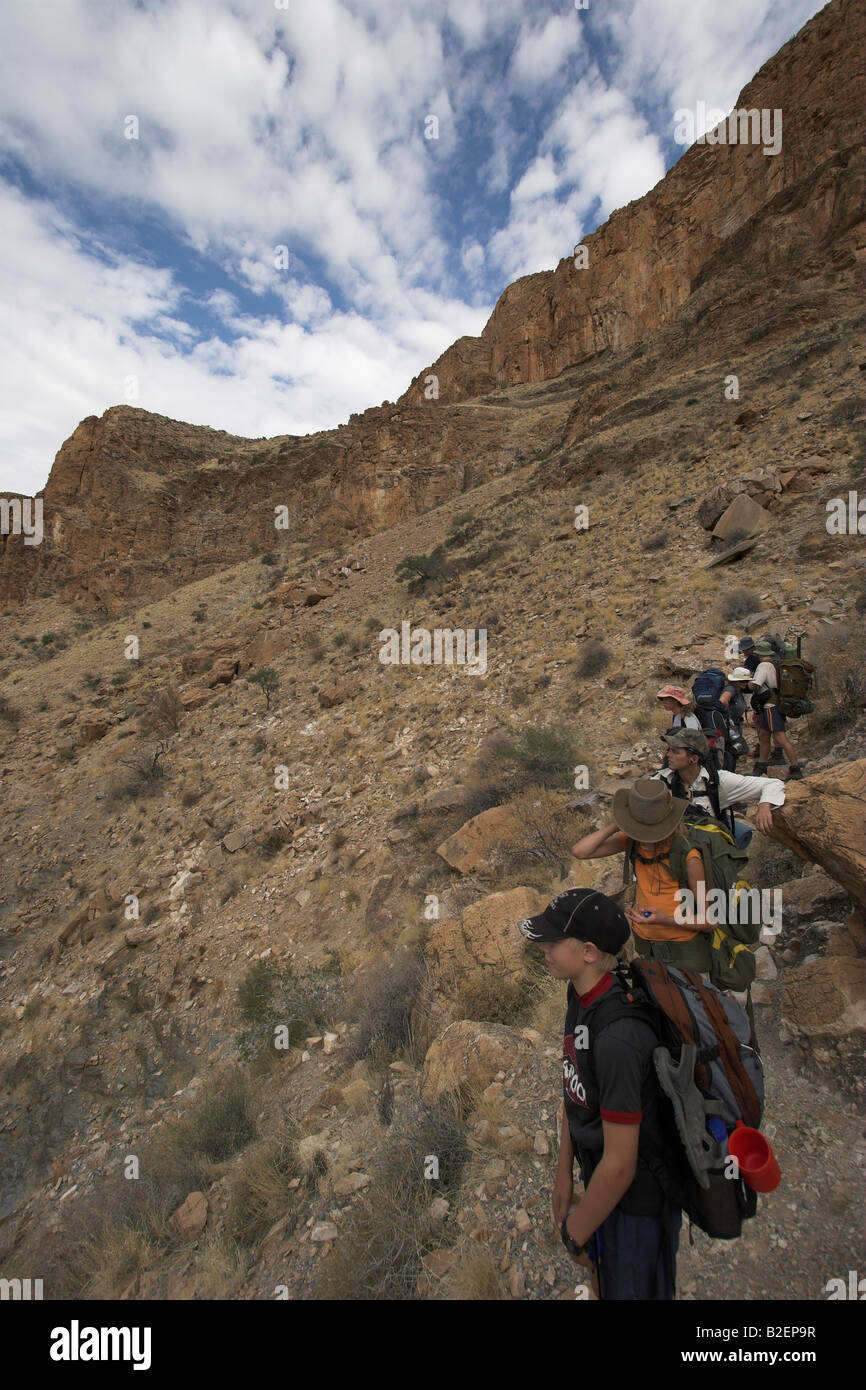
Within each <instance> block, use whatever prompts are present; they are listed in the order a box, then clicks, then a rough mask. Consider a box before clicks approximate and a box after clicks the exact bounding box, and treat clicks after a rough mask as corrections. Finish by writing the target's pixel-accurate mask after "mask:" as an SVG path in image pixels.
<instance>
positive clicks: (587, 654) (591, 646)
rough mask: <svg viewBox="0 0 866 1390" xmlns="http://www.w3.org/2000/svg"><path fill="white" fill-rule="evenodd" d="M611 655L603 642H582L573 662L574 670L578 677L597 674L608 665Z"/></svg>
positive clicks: (582, 677)
mask: <svg viewBox="0 0 866 1390" xmlns="http://www.w3.org/2000/svg"><path fill="white" fill-rule="evenodd" d="M610 660H611V655H610V652H609V651H608V649H607V647H606V646H605V645H604V643H603V642H599V641H596V640H593V641H590V642H587V643H585V644H584V646H583V648H582V650H581V652H580V655H579V656H578V658H577V661H576V662H575V666H574V671H575V675H576V676H577V677H578V679H584V678H585V677H587V676H598V675H600V674H601V672H602V671H604V670H606V669H607V667H608V666H609V665H610Z"/></svg>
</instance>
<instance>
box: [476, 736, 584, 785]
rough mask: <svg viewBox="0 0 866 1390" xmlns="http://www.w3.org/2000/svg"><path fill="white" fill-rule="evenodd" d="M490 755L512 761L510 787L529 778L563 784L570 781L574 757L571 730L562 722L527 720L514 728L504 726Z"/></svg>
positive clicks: (575, 753) (575, 749)
mask: <svg viewBox="0 0 866 1390" xmlns="http://www.w3.org/2000/svg"><path fill="white" fill-rule="evenodd" d="M492 756H493V758H495V759H496V760H498V761H499V762H500V763H504V764H506V765H508V764H511V765H512V767H513V769H514V774H513V775H512V778H511V786H512V787H513V786H514V785H515V784H516V785H518V786H521V785H523V786H525V785H526V784H527V783H530V782H537V783H539V784H541V785H543V786H548V787H555V786H563V785H564V784H566V783H569V782H570V781H571V778H572V775H573V772H572V769H573V768H574V765H575V763H576V762H577V761H578V757H577V745H576V743H575V738H574V734H573V733H572V731H571V729H569V728H567V727H566V726H565V725H562V724H528V725H526V726H525V727H524V728H522V729H519V730H517V731H513V730H508V731H507V732H506V735H505V738H504V739H503V740H502V742H501V743H500V744H499V745H498V746H497V747H496V748H495V749H494V750H493V753H492Z"/></svg>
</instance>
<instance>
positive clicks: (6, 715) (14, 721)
mask: <svg viewBox="0 0 866 1390" xmlns="http://www.w3.org/2000/svg"><path fill="white" fill-rule="evenodd" d="M20 718H21V716H20V714H19V713H18V710H17V709H15V708H14V706H13V705H10V703H9V699H8V696H6V695H0V719H2V720H3V722H4V724H8V725H9V726H10V727H11V728H13V729H17V727H18V721H19V719H20Z"/></svg>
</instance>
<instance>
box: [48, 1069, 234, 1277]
mask: <svg viewBox="0 0 866 1390" xmlns="http://www.w3.org/2000/svg"><path fill="white" fill-rule="evenodd" d="M252 1109H253V1105H252V1095H251V1093H250V1089H249V1084H248V1082H247V1080H246V1078H245V1077H244V1076H243V1073H241V1072H239V1071H238V1070H237V1069H231V1070H229V1071H224V1072H220V1073H218V1074H217V1075H215V1076H214V1077H213V1078H212V1079H211V1080H210V1081H209V1082H208V1083H207V1084H206V1085H205V1086H204V1087H202V1090H201V1093H200V1095H199V1096H198V1097H197V1098H196V1100H195V1101H194V1102H193V1103H192V1105H191V1106H190V1108H189V1110H188V1111H187V1112H186V1113H185V1114H184V1115H183V1116H182V1117H181V1118H180V1119H179V1120H176V1121H175V1122H174V1123H172V1124H169V1125H166V1126H164V1127H163V1128H162V1129H160V1130H158V1131H157V1132H156V1134H155V1136H154V1137H153V1138H152V1139H151V1140H150V1141H149V1142H147V1143H146V1144H145V1145H142V1146H140V1147H139V1148H138V1150H137V1157H138V1158H139V1160H140V1176H139V1178H138V1179H137V1180H136V1181H134V1182H132V1181H128V1180H127V1179H126V1177H125V1176H124V1175H123V1173H122V1172H120V1173H117V1174H116V1176H114V1177H112V1178H109V1179H106V1180H103V1181H100V1182H98V1183H97V1186H96V1188H95V1189H94V1190H93V1191H92V1192H85V1193H83V1194H82V1195H81V1197H80V1199H79V1201H77V1202H76V1203H75V1204H74V1205H73V1204H70V1207H69V1209H68V1210H67V1211H64V1223H63V1225H62V1227H61V1228H60V1229H59V1230H58V1231H56V1232H54V1233H53V1235H52V1240H51V1246H50V1250H48V1251H47V1253H46V1259H45V1263H44V1270H45V1283H46V1289H47V1290H48V1291H49V1297H51V1298H97V1299H116V1298H118V1297H119V1296H120V1294H121V1293H122V1291H123V1290H124V1288H125V1287H126V1286H127V1285H128V1284H129V1282H130V1280H131V1279H133V1278H134V1277H136V1276H137V1275H138V1274H140V1273H142V1272H144V1271H145V1270H155V1269H156V1270H158V1269H159V1266H160V1264H161V1263H162V1262H163V1259H164V1257H165V1255H167V1254H168V1253H170V1252H172V1251H175V1250H178V1249H179V1248H180V1237H179V1236H178V1234H177V1231H176V1230H175V1228H174V1226H173V1225H172V1223H171V1219H170V1218H171V1216H172V1214H173V1212H174V1211H176V1210H177V1208H178V1207H179V1206H180V1204H181V1203H182V1202H183V1201H184V1199H185V1198H186V1197H187V1196H188V1195H189V1193H190V1192H192V1191H195V1190H197V1189H202V1188H206V1187H207V1186H209V1184H210V1183H211V1182H212V1181H213V1180H214V1178H215V1176H216V1172H215V1169H214V1164H216V1163H219V1162H221V1161H223V1160H224V1159H226V1158H229V1157H231V1156H232V1155H233V1154H235V1153H237V1152H238V1151H239V1150H240V1149H242V1148H244V1147H245V1146H246V1145H247V1144H248V1143H249V1142H250V1140H251V1139H252V1138H254V1136H255V1126H254V1124H253V1121H252ZM41 1272H42V1266H41V1267H40V1273H41Z"/></svg>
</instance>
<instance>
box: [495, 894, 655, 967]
mask: <svg viewBox="0 0 866 1390" xmlns="http://www.w3.org/2000/svg"><path fill="white" fill-rule="evenodd" d="M518 926H519V927H520V930H521V932H522V933H523V935H524V936H525V937H526V939H527V941H565V940H567V939H568V938H571V939H574V940H577V941H591V942H592V944H593V945H594V946H597V947H598V949H599V950H600V951H606V952H607V953H608V954H609V955H611V956H615V955H617V953H618V952H619V951H621V950H622V948H623V946H624V945H625V943H626V941H628V938H629V934H630V932H631V927H630V926H629V923H628V919H627V917H626V915H625V913H624V912H623V910H622V908H620V907H617V905H616V903H615V902H613V900H612V899H611V898H606V897H605V895H604V893H599V892H598V890H597V889H595V888H569V889H567V891H566V892H565V893H558V894H557V896H556V897H555V898H553V899H552V901H551V902H549V903H548V904H547V907H546V908H545V909H544V911H543V912H540V913H539V914H538V916H537V917H524V919H523V921H522V922H520V923H518Z"/></svg>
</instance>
